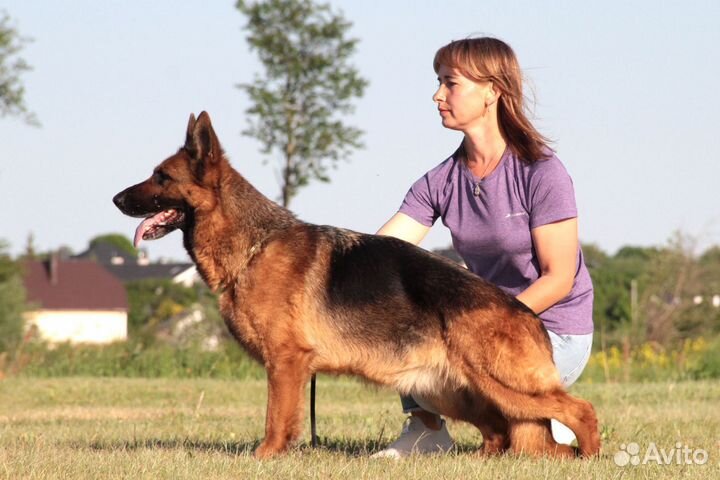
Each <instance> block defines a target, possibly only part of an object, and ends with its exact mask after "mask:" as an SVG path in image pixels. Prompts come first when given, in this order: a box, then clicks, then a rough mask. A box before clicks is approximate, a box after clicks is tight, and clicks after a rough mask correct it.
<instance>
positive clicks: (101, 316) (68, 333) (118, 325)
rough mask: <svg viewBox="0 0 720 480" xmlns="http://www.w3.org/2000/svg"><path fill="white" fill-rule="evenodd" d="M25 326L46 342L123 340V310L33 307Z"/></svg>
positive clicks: (125, 335)
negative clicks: (41, 308)
mask: <svg viewBox="0 0 720 480" xmlns="http://www.w3.org/2000/svg"><path fill="white" fill-rule="evenodd" d="M26 325H27V327H28V328H30V327H32V326H35V327H37V329H38V333H39V334H40V337H41V338H42V339H44V340H47V341H48V342H72V343H110V342H114V341H117V340H127V312H124V311H114V310H107V311H82V310H36V311H33V312H29V313H28V314H27V315H26Z"/></svg>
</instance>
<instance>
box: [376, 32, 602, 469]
mask: <svg viewBox="0 0 720 480" xmlns="http://www.w3.org/2000/svg"><path fill="white" fill-rule="evenodd" d="M433 66H434V69H435V72H436V73H437V74H438V81H439V86H438V89H437V91H436V92H435V95H433V101H434V102H435V103H436V104H437V108H438V112H439V114H440V117H441V118H442V124H443V126H444V127H445V128H450V129H452V130H458V131H460V132H462V133H463V134H464V138H463V141H462V144H461V145H460V147H459V148H458V149H457V151H455V153H453V154H452V156H450V158H448V159H447V160H445V161H444V162H442V163H441V164H440V165H438V166H437V167H435V168H433V169H432V170H430V171H429V172H427V173H426V174H425V175H424V176H423V177H422V178H420V179H419V180H418V181H417V182H415V184H414V185H413V186H412V187H411V188H410V190H409V191H408V193H407V195H406V197H405V200H404V201H403V203H402V206H401V207H400V210H399V212H398V213H396V214H395V215H394V216H393V217H392V218H391V219H390V220H389V221H388V222H387V223H386V224H385V225H384V226H383V227H382V228H381V229H380V230H379V231H378V234H380V235H389V236H394V237H398V238H401V239H403V240H406V241H409V242H411V243H414V244H419V243H420V241H421V240H422V239H423V238H424V237H425V235H426V234H427V232H428V231H429V230H430V227H431V226H432V225H433V223H434V222H435V220H437V219H438V218H440V219H442V222H443V224H444V225H445V226H447V227H448V228H449V229H450V232H451V234H452V240H453V245H454V247H455V249H456V250H457V252H458V253H459V254H460V255H461V256H462V258H463V260H464V261H465V263H466V264H467V267H468V268H469V269H470V270H471V271H473V272H474V273H476V274H477V275H479V276H481V277H483V278H485V279H486V280H488V281H490V282H492V283H494V284H496V285H498V286H499V287H500V288H502V289H503V290H505V291H507V292H509V293H511V294H512V295H515V296H516V297H517V298H518V299H519V300H520V301H521V302H523V303H524V304H525V305H527V306H528V307H530V308H531V309H532V310H533V311H534V312H535V313H537V314H538V315H539V316H540V318H541V319H542V320H543V323H544V324H545V326H546V328H547V329H548V332H549V335H550V339H551V342H552V345H553V357H554V360H555V364H556V366H557V368H558V370H559V371H560V374H561V377H562V380H563V383H564V384H565V386H569V385H571V384H572V383H573V382H575V380H577V378H578V377H579V376H580V373H581V372H582V370H583V369H584V368H585V364H586V363H587V360H588V358H589V355H590V348H591V345H592V332H593V323H592V302H593V290H592V283H591V281H590V276H589V274H588V272H587V269H586V267H585V265H584V262H583V256H582V252H581V250H580V246H579V242H578V222H577V210H576V207H575V198H574V191H573V185H572V180H571V179H570V177H569V175H568V174H567V172H566V170H565V168H564V167H563V165H562V164H561V163H560V160H558V158H557V157H556V156H555V154H554V152H553V151H552V150H551V149H550V148H549V147H548V145H547V140H546V139H545V138H544V137H543V136H542V135H540V133H538V131H537V130H536V129H535V128H534V127H533V126H532V124H531V123H530V121H529V120H528V119H527V117H526V115H525V105H524V97H523V94H522V76H521V71H520V68H519V65H518V62H517V59H516V57H515V54H514V52H513V51H512V49H511V48H510V47H509V46H508V45H507V44H506V43H504V42H502V41H500V40H498V39H495V38H487V37H484V38H472V39H466V40H459V41H454V42H451V43H450V44H448V45H446V46H444V47H442V48H441V49H440V50H438V52H437V53H436V55H435V60H434V63H433ZM402 404H403V411H404V412H406V413H410V415H411V416H410V419H409V421H408V423H407V424H406V426H405V428H404V429H403V432H402V434H401V436H400V438H398V440H396V441H395V442H393V443H392V444H391V445H390V446H389V447H388V448H387V449H385V450H383V451H381V452H379V453H378V454H376V455H377V456H389V457H400V456H404V455H407V454H408V453H410V452H411V451H416V452H420V453H422V452H435V451H446V450H448V449H449V448H450V447H452V440H451V438H450V435H449V434H448V432H447V428H446V426H445V422H444V421H443V420H442V419H441V418H440V417H439V416H438V415H436V414H434V413H431V412H427V411H424V410H422V408H420V407H419V405H418V404H417V402H416V401H415V400H414V399H413V398H411V397H407V398H402ZM553 435H554V436H555V439H556V440H557V441H558V442H561V443H570V441H571V440H572V439H573V436H572V432H570V431H569V430H568V429H567V428H566V427H564V426H563V425H562V424H559V423H557V422H553Z"/></svg>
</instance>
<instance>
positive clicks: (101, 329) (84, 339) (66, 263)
mask: <svg viewBox="0 0 720 480" xmlns="http://www.w3.org/2000/svg"><path fill="white" fill-rule="evenodd" d="M23 280H24V284H25V290H26V292H27V299H28V303H29V304H30V305H31V310H30V311H29V312H27V313H26V318H25V321H26V326H27V328H28V329H36V330H37V333H38V335H39V336H40V338H42V339H44V340H47V341H49V342H66V341H69V342H73V343H109V342H113V341H116V340H126V339H127V312H128V301H127V295H126V293H125V288H124V286H123V284H122V283H121V282H120V281H119V280H118V279H116V278H115V277H114V276H113V275H111V274H110V273H109V272H108V271H107V270H105V269H104V268H103V267H102V266H100V265H99V264H97V263H95V262H93V261H91V260H60V259H58V257H57V256H55V255H54V256H52V258H51V259H50V260H48V261H44V262H41V261H27V262H25V263H24V278H23Z"/></svg>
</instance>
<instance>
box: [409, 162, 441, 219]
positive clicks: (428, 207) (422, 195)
mask: <svg viewBox="0 0 720 480" xmlns="http://www.w3.org/2000/svg"><path fill="white" fill-rule="evenodd" d="M399 212H401V213H404V214H405V215H407V216H409V217H410V218H412V219H413V220H415V221H417V222H419V223H421V224H423V225H425V226H426V227H431V226H432V225H433V224H434V223H435V220H437V219H438V217H439V216H440V214H439V213H438V209H437V208H436V205H435V202H434V201H433V196H432V192H431V188H430V173H429V172H428V173H426V174H425V175H423V176H422V177H420V179H419V180H418V181H416V182H415V183H414V184H413V185H412V187H410V190H408V192H407V194H406V195H405V199H404V200H403V202H402V205H400V210H399Z"/></svg>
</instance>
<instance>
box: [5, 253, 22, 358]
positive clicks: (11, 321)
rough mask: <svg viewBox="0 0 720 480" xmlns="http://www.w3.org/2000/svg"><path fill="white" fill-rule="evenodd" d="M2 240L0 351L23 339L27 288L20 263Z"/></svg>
mask: <svg viewBox="0 0 720 480" xmlns="http://www.w3.org/2000/svg"><path fill="white" fill-rule="evenodd" d="M6 249H7V245H6V244H5V243H4V242H2V241H0V352H6V351H10V350H12V349H13V348H14V347H15V346H16V345H17V344H18V343H19V342H20V340H21V339H22V332H23V312H24V311H25V288H24V287H23V282H22V272H21V269H20V265H18V263H17V262H15V261H13V260H12V259H11V258H10V256H9V255H8V254H7V253H6Z"/></svg>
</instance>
